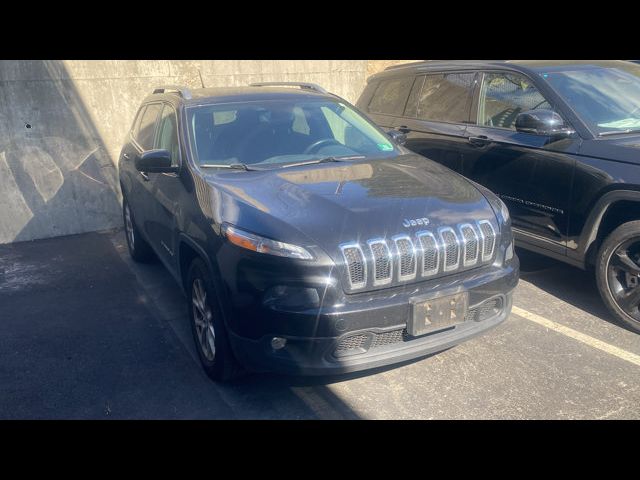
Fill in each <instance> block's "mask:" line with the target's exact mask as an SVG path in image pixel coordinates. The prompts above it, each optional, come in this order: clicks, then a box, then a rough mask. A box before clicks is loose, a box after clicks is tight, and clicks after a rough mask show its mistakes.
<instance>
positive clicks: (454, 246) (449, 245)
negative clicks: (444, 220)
mask: <svg viewBox="0 0 640 480" xmlns="http://www.w3.org/2000/svg"><path fill="white" fill-rule="evenodd" d="M440 238H441V239H442V245H443V249H444V250H443V254H444V267H443V270H444V271H445V272H450V271H451V270H455V269H456V268H458V265H459V264H460V245H459V244H458V237H457V235H456V232H455V231H454V230H453V228H450V227H445V228H441V229H440Z"/></svg>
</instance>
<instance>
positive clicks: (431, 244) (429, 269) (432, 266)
mask: <svg viewBox="0 0 640 480" xmlns="http://www.w3.org/2000/svg"><path fill="white" fill-rule="evenodd" d="M418 241H419V246H420V249H421V250H422V276H424V277H426V276H430V275H435V274H436V273H438V261H439V260H440V255H439V251H438V242H437V240H436V237H435V236H434V235H433V233H431V232H419V233H418Z"/></svg>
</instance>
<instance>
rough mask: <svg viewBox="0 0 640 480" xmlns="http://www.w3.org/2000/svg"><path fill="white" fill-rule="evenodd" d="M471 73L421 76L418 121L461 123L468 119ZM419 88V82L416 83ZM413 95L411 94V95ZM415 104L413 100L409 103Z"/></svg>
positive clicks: (471, 82)
mask: <svg viewBox="0 0 640 480" xmlns="http://www.w3.org/2000/svg"><path fill="white" fill-rule="evenodd" d="M474 78H475V73H444V74H436V75H425V76H424V83H423V85H422V89H421V90H420V94H419V95H418V94H417V92H415V97H417V108H416V110H415V112H414V114H415V116H416V117H417V118H420V119H422V120H435V121H438V122H451V123H463V122H467V121H468V120H469V111H470V109H471V97H472V94H473V79H474ZM416 83H417V84H418V85H419V83H420V82H419V81H417V82H416ZM413 94H414V92H412V96H413ZM412 101H415V100H412Z"/></svg>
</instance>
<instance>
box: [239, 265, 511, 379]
mask: <svg viewBox="0 0 640 480" xmlns="http://www.w3.org/2000/svg"><path fill="white" fill-rule="evenodd" d="M518 274H519V262H518V260H517V257H515V258H514V259H513V261H512V262H510V265H509V266H507V267H502V268H492V269H489V270H487V271H485V272H483V273H481V274H480V273H479V274H476V275H474V276H467V277H466V278H465V277H462V278H458V277H457V276H452V277H451V278H450V279H449V280H448V281H446V282H445V281H443V279H440V281H439V282H438V283H437V289H436V288H434V287H435V285H434V284H431V283H426V284H424V285H423V286H422V287H421V288H418V289H413V290H411V291H406V292H402V293H397V294H394V295H392V299H390V298H389V297H386V298H379V299H368V301H367V302H366V306H365V307H364V308H363V307H362V306H359V307H358V308H356V309H354V308H353V306H351V307H350V306H349V305H345V307H344V311H340V310H338V311H334V312H332V313H331V314H330V315H328V314H327V315H324V314H319V315H318V317H317V318H316V319H314V320H315V321H316V322H317V323H318V324H321V323H323V322H332V323H335V322H336V318H340V319H342V320H345V324H346V325H350V324H354V325H357V328H356V329H348V331H345V333H343V334H342V335H339V336H335V337H299V336H290V335H286V334H279V333H278V332H273V333H272V334H269V335H264V336H263V337H261V338H260V339H257V340H255V339H248V338H243V337H240V336H238V335H234V334H230V337H231V342H232V346H233V350H234V352H235V355H236V357H237V359H238V360H239V361H240V362H241V363H242V364H243V365H244V366H246V367H247V368H249V369H251V370H255V371H272V372H279V373H288V374H300V375H326V374H340V373H348V372H354V371H358V370H365V369H369V368H375V367H381V366H385V365H390V364H394V363H399V362H402V361H406V360H411V359H414V358H418V357H422V356H426V355H429V354H431V353H435V352H439V351H442V350H445V349H447V348H449V347H452V346H454V345H456V344H458V343H460V342H462V341H464V340H467V339H469V338H472V337H474V336H476V335H479V334H480V333H482V332H484V331H485V330H488V329H490V328H491V327H494V326H496V325H498V324H499V323H501V322H502V321H504V320H505V319H506V318H507V317H508V316H509V314H510V312H511V306H512V294H513V289H514V288H515V287H516V285H517V283H518ZM451 288H457V289H460V288H462V289H464V290H467V291H468V292H469V309H470V310H471V309H476V311H477V312H478V314H477V315H476V317H475V319H467V320H466V321H464V322H462V323H459V324H457V325H456V326H455V327H452V328H450V329H447V330H442V331H439V332H434V333H431V334H428V335H423V336H420V337H410V336H408V335H407V334H406V332H404V331H403V329H404V328H405V327H406V320H407V315H408V312H409V301H410V298H412V297H414V296H419V295H422V294H425V293H428V292H434V291H438V292H440V291H442V292H443V294H446V293H445V292H446V291H448V290H450V289H451ZM489 302H491V303H492V304H493V303H494V302H497V305H498V307H499V308H496V309H495V310H492V311H491V312H490V313H487V314H486V315H484V317H486V318H482V319H480V313H479V312H480V308H481V306H482V305H483V304H484V305H485V306H486V305H487V304H488V303H489ZM265 313H266V312H265ZM485 313H486V312H485ZM280 315H282V313H280ZM363 317H364V318H366V319H367V320H366V324H364V325H363ZM350 318H353V320H354V322H352V323H350ZM390 319H391V320H392V321H391V322H390ZM292 321H300V319H299V316H295V317H292ZM318 330H322V329H321V328H318ZM274 336H278V337H283V338H286V339H287V344H286V346H285V347H284V348H283V349H281V350H274V349H273V348H272V347H271V339H272V338H273V337H274ZM350 347H351V348H350Z"/></svg>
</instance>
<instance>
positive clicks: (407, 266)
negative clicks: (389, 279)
mask: <svg viewBox="0 0 640 480" xmlns="http://www.w3.org/2000/svg"><path fill="white" fill-rule="evenodd" d="M393 241H394V243H395V245H396V252H397V258H398V280H399V281H406V280H411V279H413V278H415V276H416V266H417V261H416V251H415V248H414V247H413V242H412V241H411V238H410V237H409V236H408V235H397V236H395V237H393Z"/></svg>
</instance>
